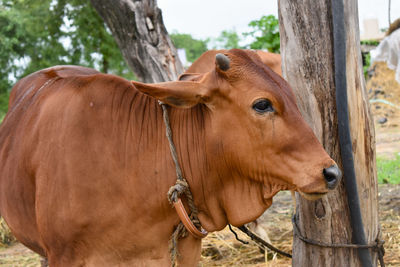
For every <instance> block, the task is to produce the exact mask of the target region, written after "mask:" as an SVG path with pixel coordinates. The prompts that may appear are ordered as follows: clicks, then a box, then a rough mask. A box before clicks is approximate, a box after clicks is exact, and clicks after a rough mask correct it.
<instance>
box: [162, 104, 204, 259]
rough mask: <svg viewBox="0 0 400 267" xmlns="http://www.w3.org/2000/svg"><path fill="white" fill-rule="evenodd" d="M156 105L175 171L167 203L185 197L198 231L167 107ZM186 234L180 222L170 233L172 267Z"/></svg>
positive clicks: (195, 215)
mask: <svg viewBox="0 0 400 267" xmlns="http://www.w3.org/2000/svg"><path fill="white" fill-rule="evenodd" d="M158 103H159V104H160V106H161V108H162V110H163V119H164V124H165V128H166V136H167V138H168V142H169V147H170V150H171V156H172V159H173V161H174V163H175V170H176V183H175V185H173V186H171V187H170V189H169V190H168V201H169V202H170V203H171V204H173V203H175V202H176V201H177V200H178V198H179V197H180V196H181V195H182V194H184V195H185V197H186V200H187V202H188V205H189V209H190V215H189V218H190V220H191V221H192V223H193V224H194V225H195V226H196V227H197V229H200V228H201V224H200V221H199V218H198V217H197V215H198V210H197V208H196V206H195V205H194V201H193V195H192V192H190V188H189V184H188V182H187V181H186V179H185V177H183V174H182V169H181V166H180V164H179V161H178V154H177V152H176V147H175V145H174V142H173V140H172V130H171V126H170V121H169V116H168V110H167V105H166V104H164V103H162V102H161V101H159V102H158ZM187 234H188V231H187V230H186V228H185V226H184V225H183V223H182V222H180V223H179V224H178V226H177V227H176V228H175V231H174V232H173V233H172V236H171V239H170V242H169V252H170V257H171V263H172V266H173V267H175V266H176V264H177V259H178V257H179V253H178V239H179V238H183V237H186V236H187Z"/></svg>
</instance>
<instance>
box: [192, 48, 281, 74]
mask: <svg viewBox="0 0 400 267" xmlns="http://www.w3.org/2000/svg"><path fill="white" fill-rule="evenodd" d="M226 52H227V50H209V51H207V52H205V53H203V54H202V55H201V56H200V57H199V58H198V59H197V60H196V61H195V62H193V64H192V65H191V66H190V67H189V68H188V69H187V70H186V71H185V73H205V72H208V71H211V70H212V69H213V68H214V66H215V63H214V62H215V55H216V54H218V53H226ZM254 52H256V53H257V55H259V56H260V58H261V61H262V62H263V63H264V64H265V65H267V66H268V67H270V68H271V69H272V70H273V71H274V72H276V73H278V74H279V75H281V76H282V64H281V61H282V59H281V55H279V54H274V53H270V52H265V51H262V50H254Z"/></svg>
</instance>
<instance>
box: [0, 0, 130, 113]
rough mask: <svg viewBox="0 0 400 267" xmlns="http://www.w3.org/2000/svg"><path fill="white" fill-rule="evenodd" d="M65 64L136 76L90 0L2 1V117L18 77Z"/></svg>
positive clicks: (0, 104) (0, 36)
mask: <svg viewBox="0 0 400 267" xmlns="http://www.w3.org/2000/svg"><path fill="white" fill-rule="evenodd" d="M60 64H71V65H82V66H87V67H94V68H96V69H99V70H100V71H103V72H108V73H113V74H117V75H121V76H124V77H126V78H128V79H131V78H133V75H132V73H131V72H130V71H129V69H128V66H127V65H126V63H125V62H124V60H123V58H122V55H121V53H120V51H119V49H118V46H117V44H116V43H115V41H114V39H113V37H112V36H111V34H110V32H109V31H108V29H107V28H106V27H105V24H104V22H103V21H102V19H101V18H100V17H99V16H98V15H97V13H96V12H95V10H94V9H93V7H92V6H91V5H90V2H89V1H80V0H57V1H53V0H3V1H0V117H1V115H2V114H3V113H4V112H5V111H6V110H7V99H8V93H9V90H10V89H11V86H12V84H13V83H14V82H15V80H16V79H19V78H21V77H23V76H25V75H27V74H29V73H32V72H35V71H37V70H39V69H43V68H47V67H50V66H54V65H60Z"/></svg>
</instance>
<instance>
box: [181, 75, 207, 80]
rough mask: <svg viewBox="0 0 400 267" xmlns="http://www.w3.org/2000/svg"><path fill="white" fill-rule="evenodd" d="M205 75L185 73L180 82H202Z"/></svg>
mask: <svg viewBox="0 0 400 267" xmlns="http://www.w3.org/2000/svg"><path fill="white" fill-rule="evenodd" d="M203 75H204V74H202V73H184V74H181V75H180V76H179V78H178V80H179V81H200V80H201V78H202V77H203Z"/></svg>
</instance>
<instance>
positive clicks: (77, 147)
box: [0, 50, 340, 267]
mask: <svg viewBox="0 0 400 267" xmlns="http://www.w3.org/2000/svg"><path fill="white" fill-rule="evenodd" d="M228 59H229V60H230V62H228ZM187 78H189V77H187ZM157 100H161V101H164V102H165V103H167V104H169V105H170V106H171V108H169V115H170V120H171V128H172V131H173V135H174V136H173V137H174V141H175V144H176V146H177V150H178V155H179V159H180V162H181V163H182V168H183V172H184V175H185V177H186V178H187V180H188V182H189V185H190V188H191V191H192V193H193V197H194V201H195V204H196V206H197V208H198V209H199V219H200V221H201V224H202V226H203V227H204V228H205V229H206V230H207V231H210V232H211V231H218V230H220V229H223V228H224V227H225V226H226V225H227V223H231V224H233V225H235V226H240V225H243V224H245V223H248V222H250V221H253V220H254V219H256V218H257V217H258V216H260V215H261V214H262V213H263V212H264V211H265V210H266V209H267V208H268V207H269V206H270V205H271V203H272V197H273V196H274V195H275V194H276V193H277V192H278V191H280V190H286V189H291V190H298V191H299V192H301V193H302V194H303V195H305V196H306V197H309V198H312V199H313V198H318V197H321V196H323V195H325V194H326V193H327V192H328V190H329V189H333V188H334V187H335V186H336V184H337V182H338V180H339V178H340V175H339V171H338V168H337V167H336V164H335V162H334V161H333V160H332V159H331V158H330V157H329V156H328V155H327V153H326V152H325V151H324V149H323V148H322V146H321V145H320V143H319V142H318V140H317V139H316V137H315V136H314V134H313V133H312V131H311V129H310V128H309V127H308V126H307V124H306V123H305V121H304V120H303V119H302V117H301V115H300V112H299V111H298V109H297V107H296V103H295V99H294V95H293V93H292V91H291V89H290V87H289V85H288V84H287V83H286V82H285V81H284V80H283V79H282V78H281V77H280V76H279V75H277V74H276V73H274V72H272V71H271V70H270V69H269V68H267V67H265V66H264V64H263V63H262V62H261V60H260V58H259V56H258V55H257V54H255V53H254V52H251V51H242V50H229V51H227V52H226V53H225V55H218V56H217V65H216V67H215V68H214V69H213V70H211V71H210V72H207V73H205V74H202V75H194V76H193V80H189V81H175V82H166V83H159V84H143V83H138V82H130V81H127V80H125V79H122V78H120V77H116V76H113V75H107V74H101V73H98V72H96V71H94V70H90V69H86V68H82V67H71V66H58V67H53V68H49V69H45V70H42V71H38V72H36V73H34V74H31V75H29V76H28V77H26V78H24V79H22V80H20V81H19V82H18V83H17V84H16V85H15V86H14V88H13V91H12V93H11V100H10V108H9V112H8V114H7V115H6V117H5V119H4V122H3V123H2V125H1V126H0V212H1V214H2V216H3V217H4V219H5V220H6V221H7V223H8V225H9V226H10V228H11V230H12V232H13V233H14V234H15V236H16V237H17V238H18V239H19V240H20V241H21V242H22V243H23V244H25V245H26V246H28V247H29V248H31V249H32V250H34V251H36V252H37V253H39V254H41V255H43V256H45V257H47V258H48V259H49V263H50V266H52V267H58V266H68V267H71V266H96V267H99V266H100V267H101V266H169V265H170V258H169V253H168V240H169V239H170V237H171V233H172V232H173V230H174V228H175V227H176V226H177V224H178V223H179V219H178V216H177V214H176V212H175V210H174V209H173V208H172V207H171V205H170V204H169V203H168V200H167V197H166V196H167V191H168V189H169V187H170V186H171V185H173V184H175V179H176V178H175V166H174V164H173V161H172V159H171V155H170V151H169V145H168V141H167V138H166V137H165V125H164V123H163V120H162V110H161V107H160V106H159V104H158V103H157ZM200 249H201V241H200V240H198V239H195V238H194V237H192V236H191V235H189V236H187V237H185V238H183V239H182V240H180V242H179V251H180V254H181V257H180V258H179V262H180V264H181V265H182V266H196V263H197V262H198V260H199V257H200Z"/></svg>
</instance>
